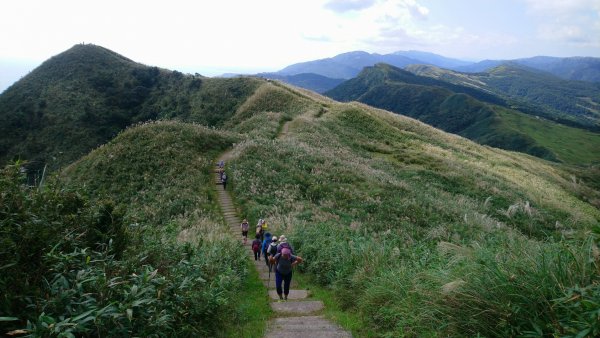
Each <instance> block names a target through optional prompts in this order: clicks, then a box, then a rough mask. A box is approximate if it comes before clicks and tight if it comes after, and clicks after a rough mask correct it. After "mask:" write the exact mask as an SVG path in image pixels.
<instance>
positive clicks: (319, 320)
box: [215, 122, 352, 338]
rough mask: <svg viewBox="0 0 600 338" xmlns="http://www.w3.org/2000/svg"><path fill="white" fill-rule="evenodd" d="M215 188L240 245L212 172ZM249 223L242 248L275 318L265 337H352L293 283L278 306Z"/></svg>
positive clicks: (232, 212)
mask: <svg viewBox="0 0 600 338" xmlns="http://www.w3.org/2000/svg"><path fill="white" fill-rule="evenodd" d="M288 125H289V122H286V123H285V124H284V126H283V130H282V133H281V134H280V137H282V136H284V135H285V134H286V133H287V131H288ZM230 158H231V152H226V153H224V154H222V155H221V157H219V158H218V159H217V163H218V162H219V161H221V160H222V161H224V162H227V161H228V160H229V159H230ZM215 187H216V190H217V192H218V196H219V205H220V206H221V211H222V212H223V216H224V217H225V220H226V221H227V224H228V225H229V228H230V229H231V231H232V232H233V233H234V234H235V235H236V236H239V238H240V243H241V244H243V240H242V232H241V228H240V224H241V219H240V218H239V217H238V212H237V210H236V208H235V205H234V204H233V202H232V200H231V196H230V195H229V192H228V191H226V190H224V189H223V186H222V185H221V179H220V176H219V173H218V171H217V170H215ZM248 221H250V223H251V224H250V234H249V236H248V237H249V238H248V241H247V243H246V245H245V247H246V248H247V252H248V258H249V259H251V260H252V261H253V262H254V263H255V264H254V266H255V267H256V269H257V270H258V273H259V276H260V278H261V280H262V281H263V284H264V285H265V292H268V294H269V297H270V298H271V308H272V309H273V311H274V312H275V315H276V318H273V319H272V320H270V321H269V323H268V324H267V333H266V335H265V337H267V338H270V337H280V338H301V337H314V338H337V337H343V338H347V337H352V335H351V334H350V333H349V332H347V331H345V330H343V329H342V328H340V327H339V326H338V325H336V324H333V323H332V322H330V321H329V320H327V319H326V318H324V317H323V316H319V314H320V312H322V310H323V307H324V305H323V302H321V301H317V300H312V299H310V292H308V290H298V289H295V288H296V287H297V285H296V281H295V280H294V278H292V284H291V289H290V294H289V295H288V300H287V301H285V302H279V296H278V295H277V292H276V291H275V274H274V272H271V273H270V274H269V269H268V267H267V265H266V264H265V261H264V257H262V256H261V257H260V260H259V261H255V260H254V253H253V252H252V248H251V247H250V243H251V242H252V239H253V236H251V235H252V229H253V228H254V226H253V224H252V222H253V221H254V220H248Z"/></svg>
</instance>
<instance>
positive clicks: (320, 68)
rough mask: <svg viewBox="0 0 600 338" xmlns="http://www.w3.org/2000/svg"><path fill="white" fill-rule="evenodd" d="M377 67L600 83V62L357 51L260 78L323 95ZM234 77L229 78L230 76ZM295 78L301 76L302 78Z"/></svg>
mask: <svg viewBox="0 0 600 338" xmlns="http://www.w3.org/2000/svg"><path fill="white" fill-rule="evenodd" d="M377 63H386V64H389V65H392V66H395V67H398V68H404V67H407V66H409V65H430V66H435V67H439V68H444V69H450V70H456V71H461V72H467V73H477V72H485V71H487V70H490V69H492V68H495V67H498V66H500V65H503V64H518V65H522V66H527V67H530V68H532V69H537V70H540V71H544V72H548V73H550V74H553V75H555V76H558V77H560V78H562V79H565V80H580V81H587V82H597V83H600V58H593V57H569V58H558V57H546V56H536V57H532V58H524V59H515V60H485V61H481V62H470V61H463V60H458V59H453V58H448V57H445V56H442V55H438V54H434V53H429V52H421V51H398V52H394V53H390V54H377V53H367V52H363V51H354V52H348V53H343V54H339V55H336V56H334V57H331V58H325V59H319V60H313V61H307V62H301V63H296V64H293V65H290V66H287V67H285V68H283V69H281V70H279V71H277V72H272V73H262V74H257V75H258V76H261V77H265V78H270V79H276V80H281V81H284V82H286V83H289V84H292V85H295V86H299V87H303V88H306V89H310V90H314V91H316V92H319V93H323V92H325V91H327V90H329V89H333V88H334V87H335V85H336V84H338V81H339V79H346V80H347V79H351V78H353V77H355V76H357V75H358V74H359V73H360V72H361V71H362V69H363V68H364V67H369V66H373V65H375V64H377ZM308 74H315V75H320V76H321V77H317V76H315V75H308ZM230 75H231V74H228V76H230ZM300 75H301V76H300ZM295 76H300V78H297V77H295Z"/></svg>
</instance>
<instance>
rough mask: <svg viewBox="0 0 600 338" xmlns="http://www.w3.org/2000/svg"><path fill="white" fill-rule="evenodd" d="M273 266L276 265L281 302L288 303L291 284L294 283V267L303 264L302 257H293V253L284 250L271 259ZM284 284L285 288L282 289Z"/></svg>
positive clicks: (276, 279)
mask: <svg viewBox="0 0 600 338" xmlns="http://www.w3.org/2000/svg"><path fill="white" fill-rule="evenodd" d="M269 260H270V262H271V264H274V265H275V287H276V289H277V295H278V296H279V301H287V297H288V295H289V293H290V284H291V283H292V272H293V270H292V269H293V267H294V266H296V265H298V264H300V263H302V262H303V259H302V257H300V256H294V255H292V251H291V250H290V249H288V248H284V249H283V250H281V252H280V253H278V254H276V255H275V256H272V257H270V258H269ZM282 284H283V288H282Z"/></svg>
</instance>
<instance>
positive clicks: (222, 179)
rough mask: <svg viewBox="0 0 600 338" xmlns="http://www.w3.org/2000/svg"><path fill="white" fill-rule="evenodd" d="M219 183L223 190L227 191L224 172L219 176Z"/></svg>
mask: <svg viewBox="0 0 600 338" xmlns="http://www.w3.org/2000/svg"><path fill="white" fill-rule="evenodd" d="M221 183H223V190H227V174H225V172H223V175H221Z"/></svg>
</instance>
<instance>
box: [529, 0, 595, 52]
mask: <svg viewBox="0 0 600 338" xmlns="http://www.w3.org/2000/svg"><path fill="white" fill-rule="evenodd" d="M524 1H525V3H526V4H527V5H528V8H529V14H530V15H531V16H532V17H533V18H534V20H536V24H537V31H538V35H539V37H540V38H541V39H544V40H548V41H557V42H560V41H562V42H566V43H569V44H571V45H575V46H577V45H579V46H589V47H597V48H600V1H598V0H568V1H566V0H524Z"/></svg>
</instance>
